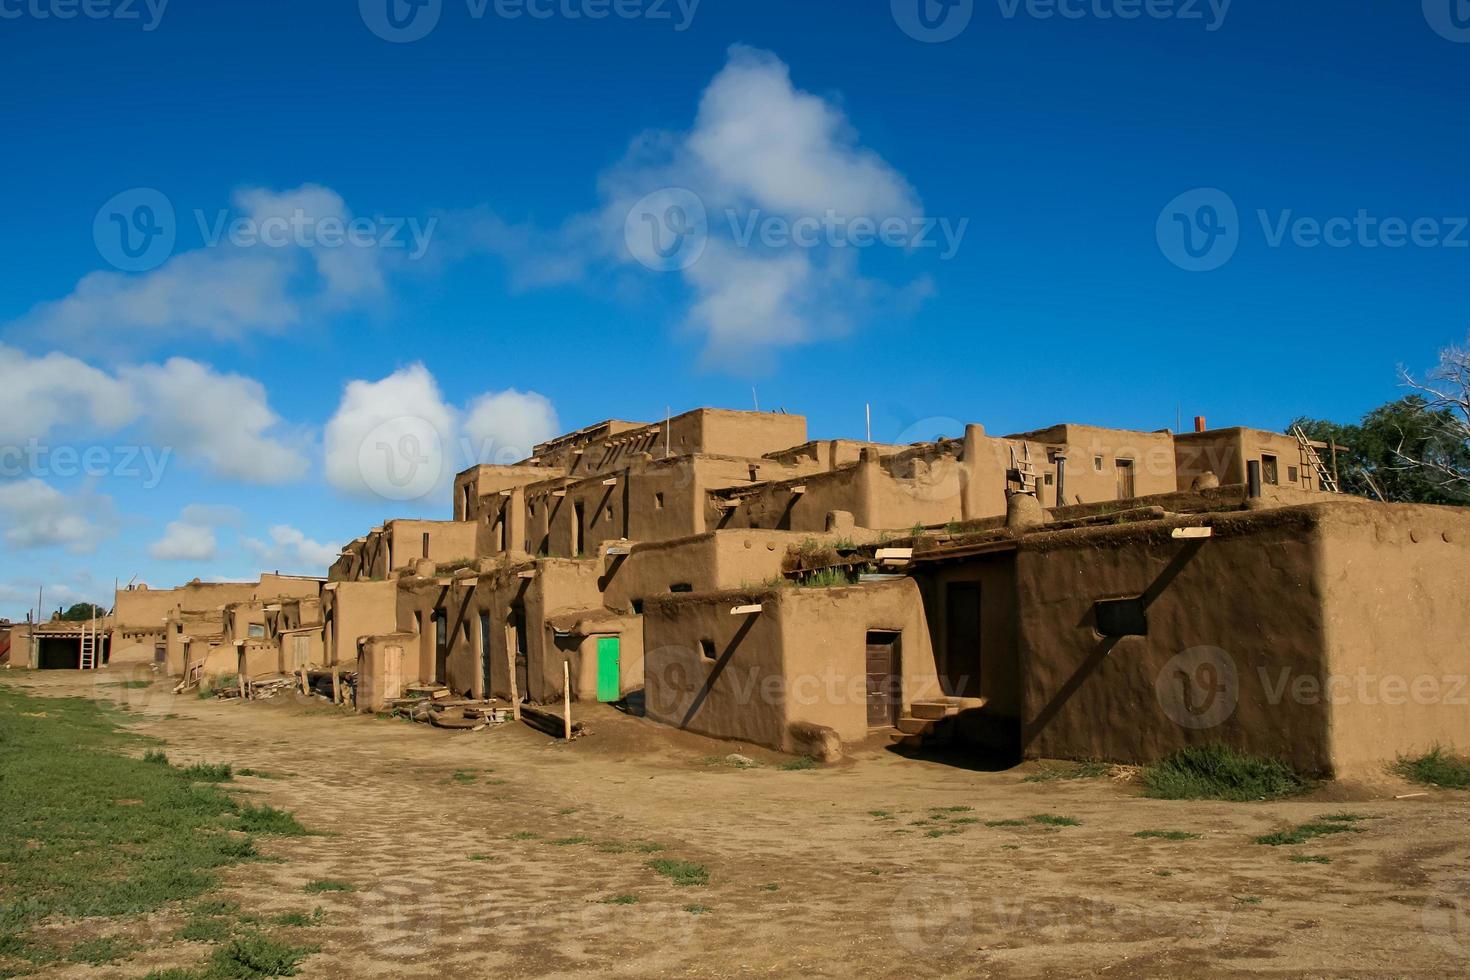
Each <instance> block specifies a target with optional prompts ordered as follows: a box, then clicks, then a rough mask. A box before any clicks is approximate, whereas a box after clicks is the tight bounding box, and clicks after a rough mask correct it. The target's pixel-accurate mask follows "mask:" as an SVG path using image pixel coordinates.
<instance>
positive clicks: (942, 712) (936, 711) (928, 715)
mask: <svg viewBox="0 0 1470 980" xmlns="http://www.w3.org/2000/svg"><path fill="white" fill-rule="evenodd" d="M958 710H959V709H957V708H956V709H951V707H950V704H949V702H948V701H915V702H914V703H913V704H911V705H909V714H910V715H911V716H912V717H914V718H924V719H929V720H936V719H939V718H944V717H946V716H948V715H951V714H954V713H955V711H958Z"/></svg>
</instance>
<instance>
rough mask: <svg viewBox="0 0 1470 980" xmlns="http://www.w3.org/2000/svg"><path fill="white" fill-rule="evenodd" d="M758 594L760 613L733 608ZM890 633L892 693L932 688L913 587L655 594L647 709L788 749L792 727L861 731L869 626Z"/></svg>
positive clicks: (908, 698)
mask: <svg viewBox="0 0 1470 980" xmlns="http://www.w3.org/2000/svg"><path fill="white" fill-rule="evenodd" d="M756 603H759V604H761V606H762V610H761V612H760V613H759V614H758V615H752V614H741V615H739V616H736V615H732V610H733V609H734V608H736V607H739V606H743V605H753V604H756ZM870 630H883V631H892V632H895V633H898V634H899V635H900V640H899V650H900V659H901V670H902V681H901V683H902V697H901V700H902V703H903V704H904V705H907V704H909V703H910V702H912V701H914V700H918V699H925V698H932V697H936V696H938V695H939V693H940V691H939V684H938V677H937V675H936V673H935V670H934V655H933V651H932V649H931V647H930V644H929V632H928V628H927V625H926V623H925V620H924V609H923V603H922V601H921V599H920V597H919V590H918V587H917V585H916V584H915V583H914V582H912V581H911V580H908V579H903V580H900V581H895V582H890V583H883V584H872V585H864V586H852V587H847V588H834V589H800V588H784V589H780V590H762V591H757V592H754V593H751V592H724V593H714V594H704V595H683V596H664V597H659V598H657V599H651V600H649V602H648V604H647V605H646V606H645V608H644V638H645V641H644V645H645V654H644V656H645V673H646V675H647V685H648V686H647V689H646V703H647V712H648V716H649V717H650V718H653V719H654V720H656V721H659V722H662V723H664V724H668V725H673V726H675V727H678V728H684V729H687V730H689V731H694V732H699V733H701V734H705V735H711V736H714V737H717V738H732V739H740V740H742V741H747V742H754V743H756V744H759V745H767V746H770V747H772V748H776V749H780V750H782V751H797V750H802V749H800V748H799V744H800V743H801V741H802V740H801V739H800V738H799V736H797V735H796V734H795V733H794V731H793V726H794V725H795V726H801V725H805V726H818V727H820V728H825V729H829V730H830V731H831V732H833V733H835V735H836V737H837V738H839V739H841V740H843V741H848V742H856V741H861V740H862V739H865V738H867V737H868V734H869V729H868V724H867V633H868V631H870Z"/></svg>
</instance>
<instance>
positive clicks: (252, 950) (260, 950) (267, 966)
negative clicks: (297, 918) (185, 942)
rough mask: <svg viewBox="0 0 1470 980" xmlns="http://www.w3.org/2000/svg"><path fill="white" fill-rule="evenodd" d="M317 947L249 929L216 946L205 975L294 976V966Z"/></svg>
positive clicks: (247, 976)
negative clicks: (251, 931)
mask: <svg viewBox="0 0 1470 980" xmlns="http://www.w3.org/2000/svg"><path fill="white" fill-rule="evenodd" d="M317 949H318V947H316V946H292V945H290V944H289V943H283V942H281V941H280V940H278V939H272V938H270V937H269V936H263V935H260V934H258V933H252V934H251V935H248V936H242V937H240V938H239V939H233V940H231V941H230V942H229V944H228V945H225V946H222V947H220V948H219V949H217V950H215V951H214V956H213V957H212V958H211V959H210V961H209V970H208V973H206V976H210V975H211V974H212V975H215V976H221V977H246V978H253V977H294V976H295V975H296V967H297V966H298V965H300V963H301V961H302V960H304V959H306V958H307V957H308V956H310V955H311V954H312V953H315V952H316V951H317Z"/></svg>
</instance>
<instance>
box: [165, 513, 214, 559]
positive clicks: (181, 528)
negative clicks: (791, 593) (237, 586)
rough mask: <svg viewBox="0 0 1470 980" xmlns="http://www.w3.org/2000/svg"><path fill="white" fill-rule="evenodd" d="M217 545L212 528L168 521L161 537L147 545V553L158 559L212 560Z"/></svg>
mask: <svg viewBox="0 0 1470 980" xmlns="http://www.w3.org/2000/svg"><path fill="white" fill-rule="evenodd" d="M218 547H219V544H218V542H217V541H215V538H214V528H212V527H209V526H208V525H204V524H189V523H187V522H185V521H169V523H168V526H167V527H166V528H164V530H163V537H162V538H160V539H158V540H157V541H155V542H153V543H152V544H151V545H149V546H148V554H149V555H151V556H152V557H154V558H156V559H158V560H159V561H213V560H214V556H215V553H216V552H217V550H218Z"/></svg>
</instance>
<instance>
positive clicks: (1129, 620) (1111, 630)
mask: <svg viewBox="0 0 1470 980" xmlns="http://www.w3.org/2000/svg"><path fill="white" fill-rule="evenodd" d="M1092 612H1093V618H1094V619H1096V621H1097V632H1098V633H1099V634H1100V635H1102V636H1110V637H1120V636H1148V614H1147V612H1146V611H1145V609H1144V605H1143V597H1142V596H1136V597H1134V598H1131V599H1099V600H1098V601H1097V602H1096V603H1094V604H1093V606H1092Z"/></svg>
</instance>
